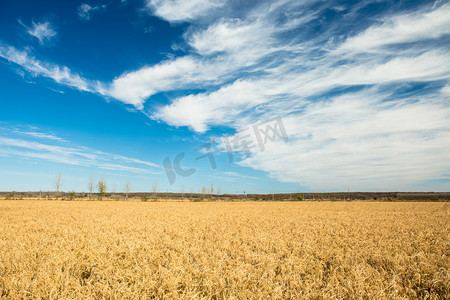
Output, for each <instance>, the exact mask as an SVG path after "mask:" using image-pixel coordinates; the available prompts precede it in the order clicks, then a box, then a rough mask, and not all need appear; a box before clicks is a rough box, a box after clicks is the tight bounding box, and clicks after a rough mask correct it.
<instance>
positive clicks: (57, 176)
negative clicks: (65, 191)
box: [53, 172, 62, 197]
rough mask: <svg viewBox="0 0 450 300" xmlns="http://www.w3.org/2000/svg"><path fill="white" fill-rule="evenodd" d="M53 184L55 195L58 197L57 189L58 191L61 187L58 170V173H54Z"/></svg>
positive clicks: (60, 177)
mask: <svg viewBox="0 0 450 300" xmlns="http://www.w3.org/2000/svg"><path fill="white" fill-rule="evenodd" d="M53 186H54V187H55V190H56V197H58V195H59V191H60V189H61V187H62V176H61V172H59V173H58V175H56V177H55V180H54V181H53Z"/></svg>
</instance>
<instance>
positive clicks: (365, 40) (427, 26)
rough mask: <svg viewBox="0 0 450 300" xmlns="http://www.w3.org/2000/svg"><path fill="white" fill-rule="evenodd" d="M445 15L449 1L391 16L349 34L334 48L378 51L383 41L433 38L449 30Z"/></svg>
mask: <svg viewBox="0 0 450 300" xmlns="http://www.w3.org/2000/svg"><path fill="white" fill-rule="evenodd" d="M449 15H450V5H443V6H441V7H439V8H436V9H434V10H430V11H427V12H423V11H419V12H415V13H410V14H403V15H398V16H393V17H391V18H387V19H385V20H382V23H381V24H380V25H374V26H371V27H369V28H368V29H367V30H365V31H364V32H362V33H361V34H358V35H356V36H354V37H351V38H349V39H348V40H347V41H346V42H345V43H343V44H342V45H341V46H340V47H339V48H338V51H339V52H345V51H354V52H364V51H380V49H379V48H381V47H383V46H387V45H392V44H399V43H410V42H415V41H420V40H427V39H436V38H439V37H441V36H443V35H448V34H450V18H449V17H448V16H449Z"/></svg>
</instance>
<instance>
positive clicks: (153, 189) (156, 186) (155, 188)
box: [152, 181, 158, 198]
mask: <svg viewBox="0 0 450 300" xmlns="http://www.w3.org/2000/svg"><path fill="white" fill-rule="evenodd" d="M152 191H153V194H154V196H155V198H156V192H157V191H158V182H157V181H155V182H153V184H152Z"/></svg>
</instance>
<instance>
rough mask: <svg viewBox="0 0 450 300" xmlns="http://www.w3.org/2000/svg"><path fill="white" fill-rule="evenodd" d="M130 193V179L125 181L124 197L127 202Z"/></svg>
mask: <svg viewBox="0 0 450 300" xmlns="http://www.w3.org/2000/svg"><path fill="white" fill-rule="evenodd" d="M130 191H131V182H130V179H127V181H126V182H125V195H126V198H127V200H128V194H129V193H130Z"/></svg>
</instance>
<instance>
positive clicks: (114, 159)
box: [0, 128, 161, 174]
mask: <svg viewBox="0 0 450 300" xmlns="http://www.w3.org/2000/svg"><path fill="white" fill-rule="evenodd" d="M0 129H1V133H2V135H0V155H1V156H12V157H16V158H22V159H34V160H44V161H48V162H54V163H62V164H68V165H77V166H85V167H98V168H101V169H105V170H116V171H125V172H132V173H143V174H145V173H147V174H155V173H160V172H161V170H159V169H160V166H159V165H157V164H154V163H151V162H146V161H142V160H139V159H134V158H128V157H125V156H121V155H116V154H111V153H107V152H103V151H98V150H95V149H91V148H87V147H83V146H78V145H71V146H68V145H67V144H68V142H67V141H65V140H64V139H62V138H60V137H57V136H56V135H54V134H51V133H44V132H41V131H24V130H17V129H16V130H10V129H9V128H0ZM17 134H20V135H27V136H31V137H33V138H35V139H37V140H34V141H30V140H26V139H21V138H17V137H15V135H17ZM42 140H47V141H46V142H44V141H42ZM50 141H51V142H53V144H51V143H49V142H50ZM61 142H64V146H61V145H60V144H59V143H61ZM54 143H57V144H54ZM155 169H156V170H155Z"/></svg>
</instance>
